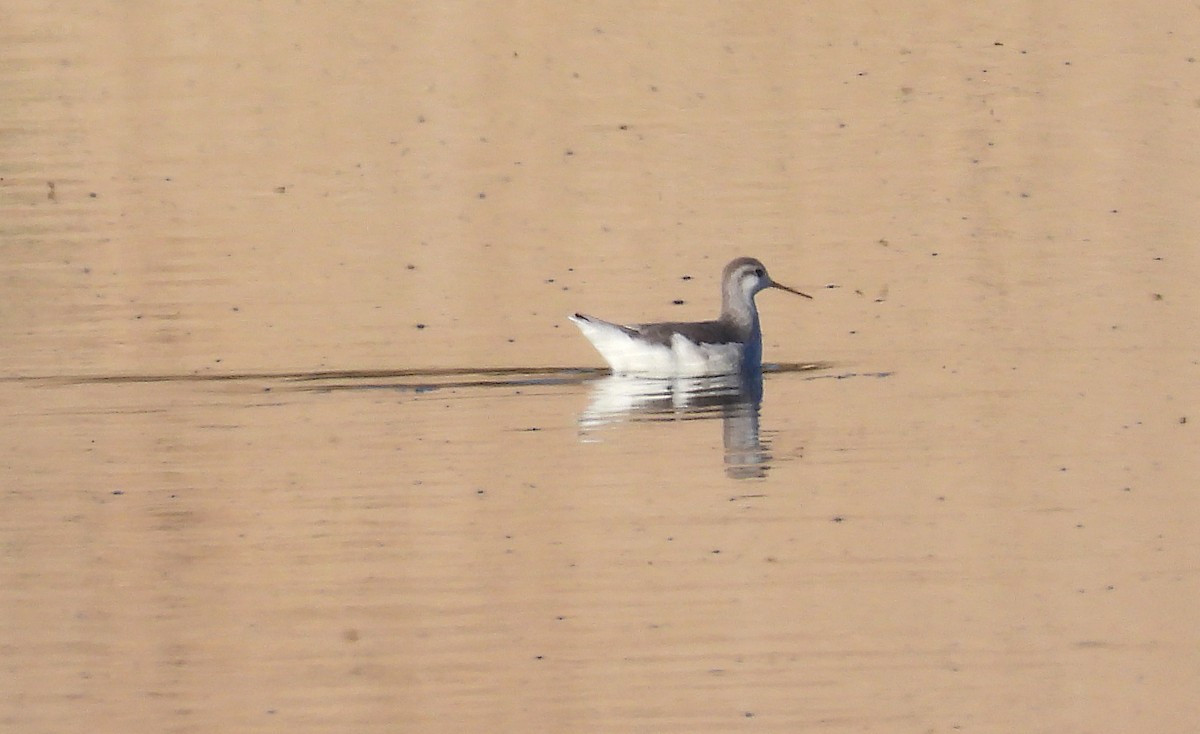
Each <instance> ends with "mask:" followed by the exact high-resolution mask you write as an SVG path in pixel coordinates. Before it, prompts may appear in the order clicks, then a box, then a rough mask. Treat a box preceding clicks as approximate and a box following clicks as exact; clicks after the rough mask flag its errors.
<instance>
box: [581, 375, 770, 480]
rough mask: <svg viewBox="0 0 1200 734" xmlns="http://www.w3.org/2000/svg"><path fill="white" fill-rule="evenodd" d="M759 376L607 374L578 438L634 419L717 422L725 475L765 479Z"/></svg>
mask: <svg viewBox="0 0 1200 734" xmlns="http://www.w3.org/2000/svg"><path fill="white" fill-rule="evenodd" d="M762 389H763V388H762V373H761V372H758V371H754V372H752V373H749V374H738V375H726V376H721V377H677V378H671V379H652V378H645V377H635V376H632V375H609V376H608V377H604V378H601V379H599V380H597V381H596V382H594V383H593V385H592V394H591V398H590V401H589V404H588V407H587V409H586V410H585V411H584V412H583V414H582V415H581V416H580V418H579V429H580V438H581V440H583V441H596V440H598V436H597V431H598V429H600V428H603V427H605V426H609V425H613V424H617V423H623V422H634V421H678V420H703V419H707V418H720V419H721V424H722V432H721V433H722V438H723V440H724V446H725V473H726V474H727V475H728V476H729V477H731V478H733V479H754V478H761V477H765V476H766V474H767V470H768V469H769V468H770V459H771V455H770V454H769V453H768V452H767V447H766V446H765V445H764V444H763V442H762V441H761V440H760V439H759V434H758V416H759V409H760V406H761V404H762Z"/></svg>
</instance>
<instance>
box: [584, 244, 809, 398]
mask: <svg viewBox="0 0 1200 734" xmlns="http://www.w3.org/2000/svg"><path fill="white" fill-rule="evenodd" d="M767 288H778V289H779V290H784V291H787V292H788V293H794V294H796V295H798V296H804V297H805V298H812V296H810V295H808V294H807V293H801V292H800V291H798V290H796V289H795V288H789V287H788V286H786V285H783V284H782V283H776V282H775V281H773V280H771V276H770V275H768V274H767V268H766V267H765V266H764V265H763V264H762V263H761V262H759V261H758V260H755V259H754V258H752V257H739V258H737V259H736V260H733V261H732V262H730V263H729V264H728V265H726V266H725V270H724V272H723V273H722V274H721V315H720V316H719V317H717V319H716V320H714V321H666V322H659V323H651V324H629V325H621V324H614V323H610V322H608V321H602V320H601V319H597V318H595V317H592V316H585V315H583V314H581V313H576V314H572V315H571V316H569V317H568V318H570V319H571V321H572V322H574V324H575V325H576V326H578V327H579V330H580V331H582V332H583V335H584V336H586V337H587V338H588V340H589V341H590V342H591V343H592V346H594V347H595V348H596V351H598V352H600V356H602V357H604V360H605V361H606V362H608V364H609V366H610V367H612V370H613V372H614V373H617V374H632V375H645V376H649V377H704V376H710V375H730V374H739V373H743V374H744V373H751V372H758V371H759V370H761V369H762V331H761V330H760V329H759V325H758V308H757V307H755V305H754V296H755V294H757V293H758V292H759V291H761V290H764V289H767Z"/></svg>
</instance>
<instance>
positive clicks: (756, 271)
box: [754, 268, 767, 278]
mask: <svg viewBox="0 0 1200 734" xmlns="http://www.w3.org/2000/svg"><path fill="white" fill-rule="evenodd" d="M754 274H755V275H757V276H758V277H760V278H761V277H763V276H764V275H766V274H767V273H766V271H765V270H763V269H762V268H755V269H754Z"/></svg>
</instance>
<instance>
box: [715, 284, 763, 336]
mask: <svg viewBox="0 0 1200 734" xmlns="http://www.w3.org/2000/svg"><path fill="white" fill-rule="evenodd" d="M721 321H724V322H725V323H727V324H731V325H732V326H734V327H736V328H737V329H738V330H739V331H741V332H743V333H744V334H745V336H746V337H749V336H752V335H755V334H757V333H758V308H756V307H755V305H754V295H753V294H750V295H747V294H746V293H745V292H744V291H742V289H741V288H739V287H737V285H736V284H732V285H729V286H726V287H725V289H724V291H723V292H722V293H721Z"/></svg>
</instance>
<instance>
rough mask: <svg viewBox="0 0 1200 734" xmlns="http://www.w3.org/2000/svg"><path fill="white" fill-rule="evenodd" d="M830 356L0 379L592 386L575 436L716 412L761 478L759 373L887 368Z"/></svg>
mask: <svg viewBox="0 0 1200 734" xmlns="http://www.w3.org/2000/svg"><path fill="white" fill-rule="evenodd" d="M835 366H836V365H834V364H832V363H829V362H805V363H785V364H766V365H763V370H762V372H760V373H756V374H752V375H732V376H726V377H709V378H673V379H649V378H640V377H631V376H621V375H612V374H610V373H609V371H608V370H607V369H594V368H575V367H533V368H530V367H502V368H483V369H480V368H450V369H432V370H429V369H427V370H329V371H316V372H257V373H253V372H250V373H219V374H211V373H197V374H174V375H172V374H143V375H138V374H113V375H82V376H66V375H63V376H36V377H35V376H26V377H19V376H18V377H0V382H22V383H32V384H42V385H47V386H49V385H55V384H57V385H82V384H113V385H116V384H130V385H136V384H146V383H163V382H168V383H169V382H177V383H236V382H244V383H248V384H253V383H258V384H261V383H264V382H266V383H271V384H270V385H269V386H268V387H266V388H265V389H267V390H291V391H303V392H326V393H329V392H338V391H344V390H355V391H359V390H401V391H411V392H416V393H426V392H435V391H439V390H447V389H487V388H510V389H511V388H520V387H530V386H570V385H585V384H590V385H591V394H590V398H589V402H588V405H587V407H586V409H585V410H584V411H583V413H582V414H581V415H580V416H579V436H580V440H581V441H583V442H585V443H588V442H595V441H599V440H600V430H601V429H603V428H606V427H612V426H615V425H617V424H621V423H627V422H679V421H690V420H711V419H715V418H720V419H721V422H722V436H723V439H724V449H725V462H724V463H725V472H726V474H728V475H729V476H730V477H732V478H735V479H752V478H761V477H764V476H766V474H767V471H768V470H769V469H770V461H771V455H770V452H769V450H768V448H769V447H768V446H767V445H766V444H764V442H763V441H762V440H761V438H760V436H759V414H760V410H761V406H762V400H763V375H764V374H766V375H772V374H780V373H809V372H811V373H817V374H812V375H807V376H805V377H804V378H803V379H807V380H816V379H839V380H840V379H846V378H851V377H889V376H891V373H890V372H841V373H838V372H832V371H830V370H831V368H833V367H835Z"/></svg>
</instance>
